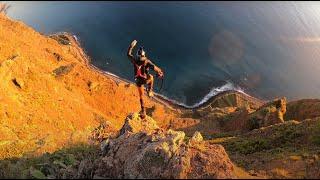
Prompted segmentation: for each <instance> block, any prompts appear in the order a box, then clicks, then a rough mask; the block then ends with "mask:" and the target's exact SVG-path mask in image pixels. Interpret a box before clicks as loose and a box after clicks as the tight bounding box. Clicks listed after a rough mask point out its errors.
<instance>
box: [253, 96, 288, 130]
mask: <svg viewBox="0 0 320 180" xmlns="http://www.w3.org/2000/svg"><path fill="white" fill-rule="evenodd" d="M286 102H287V101H286V98H281V99H276V100H274V101H272V102H270V103H267V104H266V105H264V106H262V107H261V108H259V109H258V110H257V111H256V112H254V113H252V114H250V117H249V122H248V123H249V124H248V125H249V127H248V128H249V129H256V128H260V127H265V126H269V125H273V124H278V123H283V122H284V114H285V113H286Z"/></svg>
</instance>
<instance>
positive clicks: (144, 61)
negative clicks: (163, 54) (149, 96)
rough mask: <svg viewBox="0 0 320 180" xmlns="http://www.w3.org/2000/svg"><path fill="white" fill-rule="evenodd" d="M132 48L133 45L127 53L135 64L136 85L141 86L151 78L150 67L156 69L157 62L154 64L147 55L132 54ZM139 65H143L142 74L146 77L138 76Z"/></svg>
mask: <svg viewBox="0 0 320 180" xmlns="http://www.w3.org/2000/svg"><path fill="white" fill-rule="evenodd" d="M132 49H133V47H131V46H130V47H129V49H128V53H127V55H128V58H129V59H130V61H131V62H132V63H133V66H134V76H135V81H136V85H137V86H138V87H141V86H142V85H144V84H146V83H147V80H148V79H149V78H150V75H149V70H150V69H152V70H154V67H155V64H153V63H152V62H151V61H150V60H149V59H148V58H146V57H134V56H133V55H132ZM139 66H141V75H142V76H144V77H141V76H137V71H138V67H139Z"/></svg>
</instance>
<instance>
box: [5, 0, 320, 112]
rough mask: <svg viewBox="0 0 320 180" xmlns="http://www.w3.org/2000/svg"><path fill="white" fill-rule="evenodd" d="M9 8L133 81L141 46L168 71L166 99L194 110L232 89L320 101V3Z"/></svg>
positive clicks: (32, 4)
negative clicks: (130, 51)
mask: <svg viewBox="0 0 320 180" xmlns="http://www.w3.org/2000/svg"><path fill="white" fill-rule="evenodd" d="M8 3H9V4H11V5H12V7H11V9H9V11H8V12H9V13H8V15H9V16H10V17H11V18H13V19H17V20H22V21H23V22H25V23H26V24H28V25H30V26H31V27H33V28H35V29H36V30H37V31H40V32H42V33H44V34H51V33H55V32H61V31H67V32H71V33H73V34H74V35H76V36H77V38H78V39H79V41H80V43H81V45H82V46H83V47H84V49H85V50H86V52H87V54H88V55H89V56H90V57H91V60H92V63H93V64H94V65H95V66H97V67H98V68H100V69H102V70H104V71H107V72H110V73H113V74H115V75H117V76H119V77H122V78H125V79H127V80H130V81H133V80H134V78H133V68H132V65H131V64H130V62H129V60H128V59H127V56H126V50H127V48H128V45H129V43H130V42H131V41H132V40H133V39H136V40H138V44H137V46H138V47H139V46H143V47H144V48H145V50H146V53H147V56H148V57H149V58H150V59H151V60H152V61H153V62H154V63H155V64H157V65H158V66H159V67H161V68H162V69H163V70H164V72H165V79H164V85H163V89H162V90H161V92H160V93H161V94H162V95H164V96H166V97H168V98H170V99H173V100H176V101H178V102H180V103H184V104H186V105H189V106H192V105H195V104H198V103H199V102H204V101H205V100H206V99H209V98H210V97H211V96H214V95H215V94H217V93H218V92H221V91H225V90H230V89H235V90H239V91H243V92H245V93H247V94H249V95H252V96H256V97H259V98H261V99H264V100H270V99H273V98H276V97H281V96H286V97H287V98H288V99H289V100H294V99H298V98H320V77H319V75H320V51H319V50H320V2H221V1H220V2H181V1H179V2H145V1H143V2H85V1H83V2H8ZM157 84H158V82H156V83H155V85H156V87H155V90H156V91H158V90H159V86H160V85H158V86H157Z"/></svg>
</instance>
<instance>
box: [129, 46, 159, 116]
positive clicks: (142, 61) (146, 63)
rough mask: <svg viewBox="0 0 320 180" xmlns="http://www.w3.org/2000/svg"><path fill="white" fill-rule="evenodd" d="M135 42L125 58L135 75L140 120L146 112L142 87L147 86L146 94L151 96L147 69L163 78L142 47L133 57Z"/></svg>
mask: <svg viewBox="0 0 320 180" xmlns="http://www.w3.org/2000/svg"><path fill="white" fill-rule="evenodd" d="M136 44H137V40H133V41H132V42H131V44H130V46H129V48H128V52H127V56H128V58H129V60H130V61H131V63H132V64H133V66H134V74H135V76H134V77H135V82H136V85H137V88H138V91H139V97H140V105H141V111H140V116H141V118H144V117H145V116H146V110H145V107H144V101H143V94H144V85H145V84H146V85H147V88H146V89H147V93H148V96H149V97H152V96H153V92H152V89H153V81H154V79H153V76H152V75H151V74H149V69H151V70H154V71H155V72H156V73H157V74H158V76H159V77H161V78H162V77H163V72H162V70H161V69H160V68H159V67H157V66H156V65H155V64H153V63H152V62H151V61H150V60H149V59H148V58H147V57H146V53H145V51H144V50H143V47H140V48H139V50H138V51H137V55H136V56H133V55H132V51H133V48H134V47H135V46H136Z"/></svg>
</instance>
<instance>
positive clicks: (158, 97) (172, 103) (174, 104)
mask: <svg viewBox="0 0 320 180" xmlns="http://www.w3.org/2000/svg"><path fill="white" fill-rule="evenodd" d="M60 33H63V34H64V35H66V36H68V37H69V39H71V40H72V42H71V45H75V47H76V48H77V50H78V51H79V52H80V55H81V56H82V59H84V61H85V64H86V66H87V67H88V68H89V69H91V70H92V71H95V72H97V73H100V74H102V75H104V76H106V77H108V78H111V79H112V80H114V81H115V82H116V83H129V84H134V82H132V81H129V80H127V79H124V78H121V77H119V76H117V75H115V74H112V73H110V72H107V71H103V70H101V69H99V68H98V67H96V66H94V65H93V64H92V63H91V58H90V56H88V55H87V54H86V52H85V50H84V48H83V47H82V46H81V43H80V42H79V40H78V38H77V37H76V36H75V35H73V34H72V33H68V32H60ZM210 93H211V91H210ZM210 93H208V94H207V95H206V96H204V97H203V99H202V100H201V101H199V102H198V103H195V104H194V105H186V104H183V103H181V102H178V101H176V100H173V99H170V98H168V97H166V96H164V95H162V94H158V93H156V92H154V94H155V96H154V97H153V98H152V100H154V101H156V102H158V103H161V104H163V105H165V106H167V107H168V108H170V109H172V110H174V109H179V110H197V109H200V108H203V107H206V106H207V105H210V103H211V102H213V101H214V100H215V99H217V98H219V97H221V96H223V95H225V94H228V93H236V94H239V95H240V96H244V97H246V98H248V99H252V100H254V101H258V102H261V103H262V102H264V101H263V100H261V99H258V98H255V97H253V96H250V95H248V94H247V93H244V92H242V91H238V90H224V91H221V92H218V93H217V94H214V95H212V96H210ZM208 95H209V97H208V98H207V96H208Z"/></svg>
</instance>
